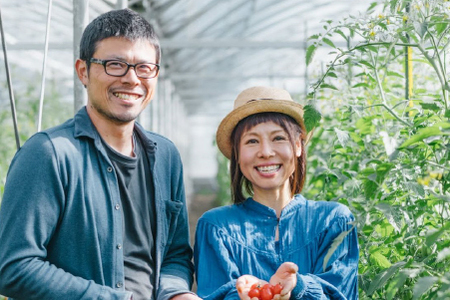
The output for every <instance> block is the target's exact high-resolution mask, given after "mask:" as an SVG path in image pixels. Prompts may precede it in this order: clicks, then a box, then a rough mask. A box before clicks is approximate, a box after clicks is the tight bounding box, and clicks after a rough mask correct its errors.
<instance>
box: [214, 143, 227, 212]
mask: <svg viewBox="0 0 450 300" xmlns="http://www.w3.org/2000/svg"><path fill="white" fill-rule="evenodd" d="M217 162H218V170H217V176H216V180H217V184H218V189H217V196H216V205H218V206H220V205H226V204H230V203H231V182H230V173H229V160H228V159H227V158H226V157H225V156H224V155H223V154H222V153H221V152H220V151H217Z"/></svg>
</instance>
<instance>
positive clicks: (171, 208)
mask: <svg viewBox="0 0 450 300" xmlns="http://www.w3.org/2000/svg"><path fill="white" fill-rule="evenodd" d="M165 202H166V212H165V217H166V222H165V226H164V227H165V229H166V231H165V236H166V237H167V238H166V239H165V242H164V243H165V245H166V251H167V250H168V248H170V245H171V244H172V241H173V238H174V236H175V233H176V231H177V224H178V218H179V216H180V213H181V210H182V207H183V203H182V202H179V201H174V200H167V201H165Z"/></svg>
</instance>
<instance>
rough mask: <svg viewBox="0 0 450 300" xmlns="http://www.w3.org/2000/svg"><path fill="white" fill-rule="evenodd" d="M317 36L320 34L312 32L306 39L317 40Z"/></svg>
mask: <svg viewBox="0 0 450 300" xmlns="http://www.w3.org/2000/svg"><path fill="white" fill-rule="evenodd" d="M318 38H320V35H319V34H313V35H312V36H310V37H309V38H308V40H317V39H318Z"/></svg>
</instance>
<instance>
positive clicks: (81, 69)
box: [75, 59, 88, 87]
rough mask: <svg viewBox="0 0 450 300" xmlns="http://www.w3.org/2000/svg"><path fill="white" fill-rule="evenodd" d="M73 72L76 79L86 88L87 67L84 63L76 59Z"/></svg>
mask: <svg viewBox="0 0 450 300" xmlns="http://www.w3.org/2000/svg"><path fill="white" fill-rule="evenodd" d="M75 71H76V72H77V75H78V78H79V79H80V81H81V83H82V84H83V85H84V87H86V85H87V84H88V67H87V64H86V61H84V60H82V59H77V61H76V62H75Z"/></svg>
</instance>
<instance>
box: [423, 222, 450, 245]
mask: <svg viewBox="0 0 450 300" xmlns="http://www.w3.org/2000/svg"><path fill="white" fill-rule="evenodd" d="M449 229H450V222H447V223H445V225H444V226H442V227H441V228H440V229H439V230H436V231H433V232H432V233H430V234H428V235H427V237H426V239H425V244H426V245H427V246H431V245H433V244H434V243H436V241H437V239H438V238H439V237H440V236H441V235H442V234H443V233H444V232H447V231H448V230H449Z"/></svg>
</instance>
